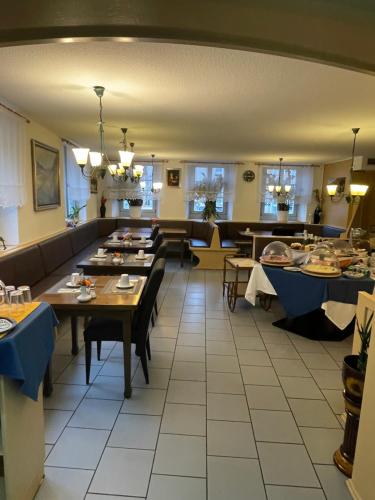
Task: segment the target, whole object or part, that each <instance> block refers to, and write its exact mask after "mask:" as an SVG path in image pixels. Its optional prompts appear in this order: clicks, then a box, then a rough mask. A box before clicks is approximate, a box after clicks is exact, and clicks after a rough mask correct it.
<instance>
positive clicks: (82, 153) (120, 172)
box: [73, 85, 143, 182]
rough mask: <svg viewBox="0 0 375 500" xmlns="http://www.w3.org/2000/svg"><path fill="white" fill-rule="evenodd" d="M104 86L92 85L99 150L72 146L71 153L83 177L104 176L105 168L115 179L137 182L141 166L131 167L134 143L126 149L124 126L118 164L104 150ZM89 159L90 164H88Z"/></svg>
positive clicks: (125, 130) (141, 169)
mask: <svg viewBox="0 0 375 500" xmlns="http://www.w3.org/2000/svg"><path fill="white" fill-rule="evenodd" d="M104 91H105V88H104V87H102V86H100V85H96V86H95V87H94V92H95V94H96V96H97V97H98V99H99V122H98V125H99V146H100V150H99V151H90V149H89V148H73V154H74V156H75V159H76V162H77V164H78V166H79V167H80V169H81V173H82V175H83V176H84V177H87V178H91V177H101V178H104V176H105V174H106V172H107V170H108V171H109V172H110V174H111V175H112V178H114V179H115V180H116V181H123V182H126V181H127V180H128V179H130V180H131V182H139V180H140V178H141V177H142V174H143V167H142V166H141V165H136V166H135V167H132V162H133V158H134V152H133V147H134V143H133V142H132V143H130V146H131V150H130V151H128V149H127V141H126V132H127V129H126V128H122V129H121V131H122V133H123V140H122V144H123V149H122V150H121V151H119V157H120V162H119V163H118V164H113V162H111V161H110V160H109V158H108V155H107V153H106V151H105V143H104V121H103V103H102V98H103V95H104ZM88 160H90V165H89V164H88Z"/></svg>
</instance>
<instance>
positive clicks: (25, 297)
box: [17, 285, 32, 304]
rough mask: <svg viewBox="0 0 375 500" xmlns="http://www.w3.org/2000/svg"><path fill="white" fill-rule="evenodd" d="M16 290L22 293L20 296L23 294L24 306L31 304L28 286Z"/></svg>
mask: <svg viewBox="0 0 375 500" xmlns="http://www.w3.org/2000/svg"><path fill="white" fill-rule="evenodd" d="M17 290H18V291H20V292H22V294H23V300H24V302H25V304H26V303H27V302H32V298H31V290H30V287H29V286H28V285H22V286H19V287H18V288H17Z"/></svg>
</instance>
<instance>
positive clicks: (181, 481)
mask: <svg viewBox="0 0 375 500" xmlns="http://www.w3.org/2000/svg"><path fill="white" fill-rule="evenodd" d="M147 500H206V480H205V479H200V478H196V477H177V476H164V475H163V476H159V475H157V474H152V475H151V481H150V488H149V491H148V495H147Z"/></svg>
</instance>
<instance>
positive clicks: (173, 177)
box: [167, 168, 181, 187]
mask: <svg viewBox="0 0 375 500" xmlns="http://www.w3.org/2000/svg"><path fill="white" fill-rule="evenodd" d="M167 186H168V187H181V169H180V168H167Z"/></svg>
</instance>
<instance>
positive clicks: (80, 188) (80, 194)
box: [64, 143, 90, 220]
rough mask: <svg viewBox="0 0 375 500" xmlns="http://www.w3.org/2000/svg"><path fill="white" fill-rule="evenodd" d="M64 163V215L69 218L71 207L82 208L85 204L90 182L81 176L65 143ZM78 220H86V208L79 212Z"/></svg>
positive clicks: (70, 149)
mask: <svg viewBox="0 0 375 500" xmlns="http://www.w3.org/2000/svg"><path fill="white" fill-rule="evenodd" d="M64 162H65V197H66V200H65V201H66V215H67V216H69V214H70V213H71V211H72V208H73V207H75V206H77V207H83V206H84V205H86V204H87V200H88V199H89V198H90V180H89V179H87V178H85V177H83V175H82V174H81V169H80V168H79V167H78V165H77V163H76V161H75V157H74V154H73V151H72V148H71V146H69V145H68V144H66V143H65V144H64ZM79 218H80V220H86V219H87V213H86V207H85V208H83V209H82V210H81V211H80V213H79Z"/></svg>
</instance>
